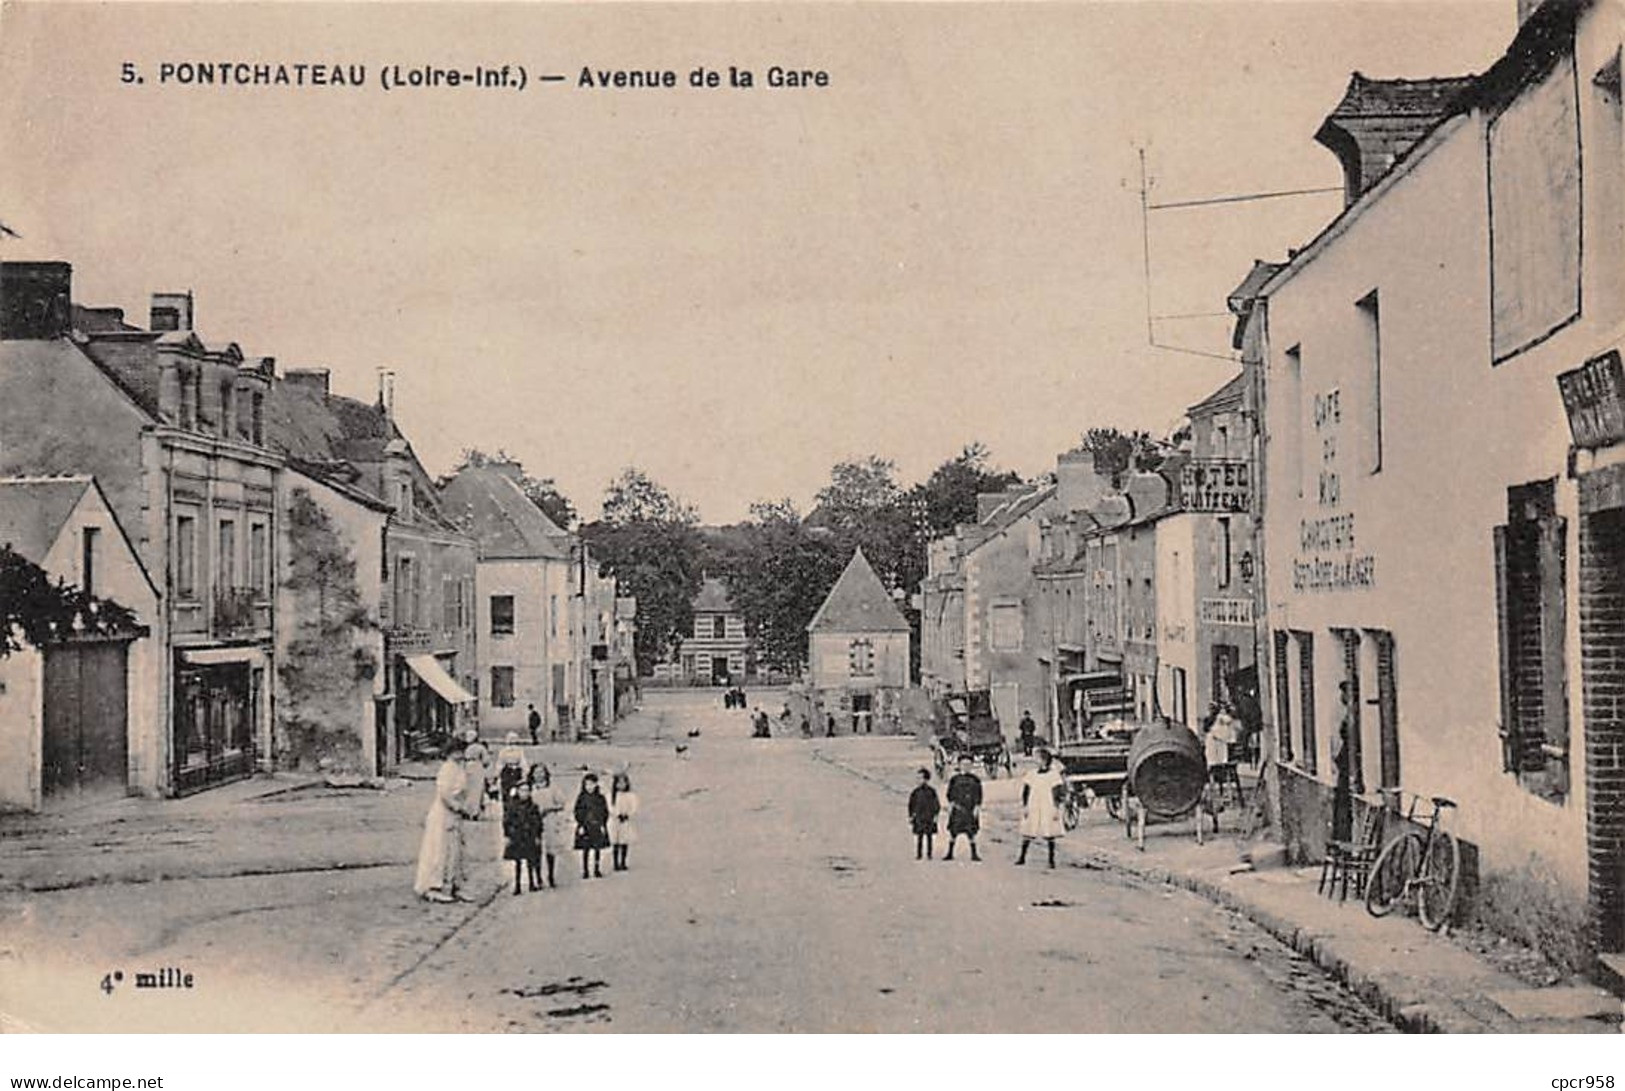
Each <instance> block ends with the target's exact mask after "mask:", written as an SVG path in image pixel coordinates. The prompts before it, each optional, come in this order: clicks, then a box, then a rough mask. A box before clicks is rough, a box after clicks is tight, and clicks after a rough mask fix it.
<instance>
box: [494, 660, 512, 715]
mask: <svg viewBox="0 0 1625 1091" xmlns="http://www.w3.org/2000/svg"><path fill="white" fill-rule="evenodd" d="M491 707H492V708H512V707H513V668H512V667H492V668H491Z"/></svg>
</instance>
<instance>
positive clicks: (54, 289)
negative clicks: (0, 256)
mask: <svg viewBox="0 0 1625 1091" xmlns="http://www.w3.org/2000/svg"><path fill="white" fill-rule="evenodd" d="M72 299H73V266H71V265H69V264H68V263H67V262H65V261H8V262H0V340H6V341H49V340H51V339H52V338H56V337H61V336H63V335H64V334H65V333H67V332H68V326H69V325H70V324H71V322H72V320H73V317H72V314H73V309H72Z"/></svg>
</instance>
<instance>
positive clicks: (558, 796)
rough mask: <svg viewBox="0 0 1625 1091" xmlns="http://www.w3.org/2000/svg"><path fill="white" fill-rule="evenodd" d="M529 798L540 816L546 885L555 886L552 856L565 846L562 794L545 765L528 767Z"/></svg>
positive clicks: (537, 764) (561, 850)
mask: <svg viewBox="0 0 1625 1091" xmlns="http://www.w3.org/2000/svg"><path fill="white" fill-rule="evenodd" d="M530 785H531V791H530V798H531V802H532V803H534V804H536V809H537V811H539V812H541V816H542V839H541V849H542V858H543V859H544V860H546V861H547V885H548V886H549V887H553V888H556V887H557V886H558V885H559V884H558V883H556V882H555V881H554V880H553V863H554V858H555V857H556V856H558V854H559V853H561V852H563V851H564V850H565V848H566V847H567V846H566V845H565V844H564V831H563V830H561V829H560V828H559V827H560V825H561V824H562V823H563V821H564V819H563V815H564V795H563V793H561V792H560V791H559V790H558V789H557V788H555V787H554V786H553V774H552V773H550V772H548V770H547V766H545V765H543V764H542V763H541V762H537V763H536V764H535V765H533V766H531V767H530Z"/></svg>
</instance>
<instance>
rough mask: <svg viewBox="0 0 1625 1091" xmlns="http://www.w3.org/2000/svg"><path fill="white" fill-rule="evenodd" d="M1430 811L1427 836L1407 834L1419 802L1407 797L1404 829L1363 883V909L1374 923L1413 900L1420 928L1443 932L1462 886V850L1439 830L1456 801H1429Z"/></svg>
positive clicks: (1379, 856)
mask: <svg viewBox="0 0 1625 1091" xmlns="http://www.w3.org/2000/svg"><path fill="white" fill-rule="evenodd" d="M1431 800H1432V804H1433V811H1432V813H1431V814H1430V815H1429V816H1428V819H1427V833H1426V834H1422V833H1418V832H1417V831H1416V830H1415V829H1414V828H1411V827H1412V826H1413V824H1414V823H1415V822H1416V808H1417V805H1418V804H1419V803H1421V801H1422V800H1421V797H1420V796H1412V797H1411V805H1410V807H1409V808H1408V809H1407V810H1406V812H1405V822H1406V826H1407V828H1406V829H1405V830H1404V831H1403V832H1402V833H1400V834H1398V835H1397V836H1395V837H1393V838H1392V839H1390V840H1389V842H1388V843H1387V844H1386V845H1384V846H1383V847H1382V851H1381V852H1380V853H1378V854H1377V859H1376V861H1375V862H1373V863H1372V865H1371V875H1370V877H1369V878H1368V879H1367V880H1366V887H1365V908H1366V912H1368V913H1370V914H1371V915H1372V916H1373V917H1386V916H1387V915H1388V914H1389V913H1391V912H1393V910H1394V908H1395V907H1396V906H1401V905H1404V904H1406V903H1408V902H1409V901H1410V898H1411V895H1412V894H1413V893H1414V894H1415V895H1416V913H1417V916H1418V917H1420V918H1421V920H1422V925H1423V926H1424V927H1425V928H1428V929H1430V930H1431V931H1434V932H1438V931H1441V930H1442V929H1443V928H1444V927H1445V926H1446V925H1448V924H1449V923H1450V919H1451V916H1452V914H1454V912H1455V909H1456V895H1457V893H1458V892H1459V889H1460V886H1461V846H1460V845H1458V844H1457V843H1456V839H1455V838H1454V837H1452V836H1451V834H1450V831H1449V830H1446V829H1444V828H1443V827H1442V825H1441V818H1442V816H1443V814H1444V812H1445V811H1447V810H1450V809H1452V808H1453V807H1455V805H1456V804H1455V801H1454V800H1450V799H1446V798H1445V797H1444V796H1433V797H1431Z"/></svg>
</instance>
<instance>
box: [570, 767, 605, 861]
mask: <svg viewBox="0 0 1625 1091" xmlns="http://www.w3.org/2000/svg"><path fill="white" fill-rule="evenodd" d="M575 818H576V842H575V844H576V848H577V849H578V850H579V851H580V853H581V877H582V878H583V879H587V878H593V879H602V878H603V877H604V873H603V871H602V870H601V864H602V861H603V858H604V849H606V848H608V847H609V801H608V800H607V799H605V798H604V793H603V792H602V791H600V790H599V788H598V776H597V774H596V773H588V774H587V775H586V776H584V777H582V778H581V793H580V794H579V795H577V796H576V805H575ZM589 863H590V864H591V865H592V867H591V873H590V874H589V871H588V864H589Z"/></svg>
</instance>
